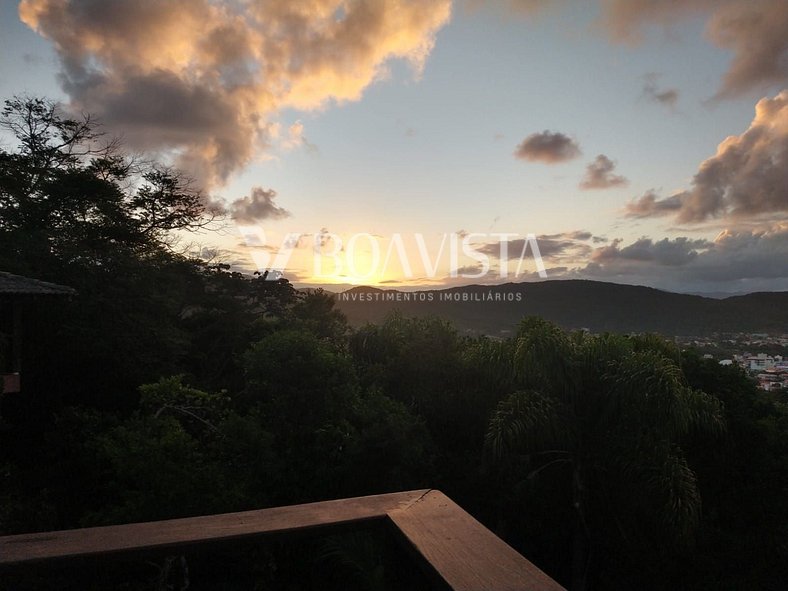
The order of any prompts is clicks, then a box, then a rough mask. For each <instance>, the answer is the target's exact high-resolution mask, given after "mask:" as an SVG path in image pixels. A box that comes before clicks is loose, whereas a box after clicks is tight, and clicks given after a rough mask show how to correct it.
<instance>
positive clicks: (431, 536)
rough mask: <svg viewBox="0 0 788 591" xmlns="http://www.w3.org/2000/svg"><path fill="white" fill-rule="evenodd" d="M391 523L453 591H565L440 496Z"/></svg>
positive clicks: (394, 514) (431, 495) (396, 514)
mask: <svg viewBox="0 0 788 591" xmlns="http://www.w3.org/2000/svg"><path fill="white" fill-rule="evenodd" d="M389 519H391V521H393V522H394V525H395V526H396V527H397V529H398V530H399V531H400V532H401V533H402V534H403V535H404V536H405V538H406V540H407V542H408V543H409V544H411V545H412V546H413V548H414V549H415V550H416V552H417V553H418V554H419V555H420V556H421V557H422V558H423V559H424V560H426V561H427V563H428V564H429V566H430V567H431V569H433V570H434V571H435V574H437V575H438V576H439V577H440V578H441V579H442V580H443V581H444V582H445V583H446V584H447V585H448V587H449V588H450V589H452V590H454V591H487V590H489V591H525V590H529V591H536V590H540V591H541V590H544V591H560V590H563V587H561V586H560V585H559V584H558V583H556V582H555V581H554V580H553V579H551V578H550V577H548V576H547V575H546V574H544V573H543V572H542V571H541V570H539V569H538V568H537V567H536V566H534V565H533V564H532V563H530V562H529V561H528V560H526V559H525V558H523V557H522V556H521V555H520V554H519V553H517V552H516V551H515V550H514V549H512V547H511V546H509V545H508V544H506V543H505V542H504V541H503V540H501V539H500V538H499V537H497V536H496V535H495V534H493V533H492V532H491V531H490V530H489V529H487V528H486V527H484V526H483V525H482V524H481V523H479V522H478V521H476V520H475V519H474V518H473V517H471V516H470V515H469V514H468V513H467V512H465V511H464V510H463V509H462V508H461V507H460V506H459V505H457V504H456V503H455V502H454V501H452V500H451V499H450V498H449V497H447V496H446V495H444V494H443V493H441V492H440V491H437V490H432V491H429V492H428V493H427V494H426V495H424V496H423V497H421V498H420V499H418V500H417V501H415V502H414V503H412V504H410V505H408V506H407V507H404V508H402V509H396V510H394V511H391V512H389Z"/></svg>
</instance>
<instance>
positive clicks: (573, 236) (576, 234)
mask: <svg viewBox="0 0 788 591" xmlns="http://www.w3.org/2000/svg"><path fill="white" fill-rule="evenodd" d="M559 238H568V239H570V240H591V239H592V238H594V236H593V235H592V234H591V232H588V231H586V230H574V231H573V232H560V233H558V234H542V235H541V236H539V240H542V239H545V240H556V239H559Z"/></svg>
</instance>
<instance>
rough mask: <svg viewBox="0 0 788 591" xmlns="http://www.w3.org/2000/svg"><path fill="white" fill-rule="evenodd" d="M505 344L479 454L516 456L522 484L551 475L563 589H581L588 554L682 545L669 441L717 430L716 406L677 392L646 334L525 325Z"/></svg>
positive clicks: (684, 482)
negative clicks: (566, 540) (568, 522)
mask: <svg viewBox="0 0 788 591" xmlns="http://www.w3.org/2000/svg"><path fill="white" fill-rule="evenodd" d="M515 345H516V346H515V351H514V355H513V359H512V363H513V365H514V371H515V375H516V383H517V386H518V390H517V391H516V392H515V393H513V394H512V395H511V396H509V397H508V398H507V399H505V400H504V401H502V402H501V403H500V404H499V406H498V409H497V410H496V411H495V413H494V414H493V416H492V418H491V420H490V424H489V429H488V433H487V445H488V448H489V450H490V451H491V452H492V454H493V457H494V458H496V459H498V460H506V459H511V458H513V457H515V456H516V455H517V454H518V453H519V454H524V456H525V460H526V464H525V465H526V466H527V470H528V478H529V479H532V480H533V479H536V478H537V477H538V478H539V479H546V478H548V477H549V476H553V477H554V478H556V479H559V480H560V482H562V483H563V486H565V487H566V489H567V490H570V491H571V494H570V495H569V498H570V499H571V504H572V507H573V509H574V514H575V517H574V532H573V542H572V544H573V550H572V562H571V588H572V589H574V590H582V589H586V588H587V585H588V582H589V577H590V575H591V573H590V572H589V561H591V560H593V559H594V558H595V557H596V558H597V559H598V560H599V561H600V562H602V560H601V557H604V559H605V560H604V561H606V562H610V561H611V560H612V559H613V558H614V557H615V556H616V555H619V556H621V555H622V554H623V555H626V554H627V553H629V554H630V555H631V554H632V553H633V546H640V547H643V548H649V551H654V550H656V551H659V549H660V547H670V545H669V544H666V545H658V544H657V545H653V546H652V544H651V542H650V541H651V540H655V539H658V540H662V541H670V542H673V543H678V544H686V543H688V542H689V541H690V540H691V538H692V534H693V532H694V530H695V528H696V527H697V524H698V520H699V515H700V496H699V492H698V486H697V482H696V477H695V474H694V473H693V471H692V470H691V469H690V467H689V465H688V463H687V461H686V459H685V456H684V454H683V452H682V449H681V447H680V444H681V442H682V440H683V438H685V437H687V436H688V435H689V434H691V433H693V432H704V433H711V434H717V433H720V432H721V431H722V430H723V428H724V421H723V417H722V412H721V406H720V404H719V402H718V401H717V400H716V399H714V398H712V397H711V396H708V395H707V394H705V393H703V392H701V391H699V390H694V389H692V388H690V387H688V386H687V383H686V380H685V379H684V377H683V375H682V373H681V369H680V367H679V366H678V364H677V361H676V359H677V358H678V352H677V351H672V350H671V348H670V346H668V345H666V344H665V343H664V342H662V341H659V340H656V339H654V338H653V337H645V338H643V337H631V338H627V337H623V336H615V335H600V336H591V335H586V334H583V333H576V334H572V335H567V334H566V333H564V332H563V331H562V330H561V329H559V328H558V327H556V326H554V325H552V324H550V323H548V322H545V321H543V320H540V319H537V318H529V319H526V320H524V321H523V322H522V324H521V326H520V330H519V333H518V335H517V338H516V341H515ZM623 549H626V551H625V552H622V550H623ZM594 574H595V575H596V576H597V578H600V577H602V576H604V573H600V572H597V573H594Z"/></svg>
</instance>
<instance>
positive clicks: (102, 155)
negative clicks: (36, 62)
mask: <svg viewBox="0 0 788 591" xmlns="http://www.w3.org/2000/svg"><path fill="white" fill-rule="evenodd" d="M0 129H4V130H6V131H7V132H10V133H11V134H13V135H14V136H15V137H16V139H17V141H18V146H17V150H16V151H15V152H8V151H6V150H0V247H1V248H0V252H1V253H2V254H0V265H2V267H3V268H5V269H9V270H11V269H16V270H18V271H19V272H22V273H25V272H27V273H32V274H41V273H42V272H47V273H50V274H51V273H53V272H55V271H59V272H60V273H59V274H62V273H63V267H64V266H65V265H77V266H79V267H82V268H83V269H84V268H86V267H90V266H97V265H101V266H107V265H109V266H110V267H112V265H113V263H118V262H119V261H118V257H121V258H123V255H125V256H126V257H128V256H129V255H143V254H145V253H147V254H150V253H151V252H155V251H156V250H158V249H161V248H163V247H165V246H166V239H167V236H168V233H169V232H171V231H173V230H188V229H195V228H199V227H204V226H205V225H206V224H207V223H209V222H210V220H211V215H210V212H209V211H208V208H206V205H205V200H204V199H203V197H202V196H201V195H200V193H199V191H196V190H194V189H193V188H192V187H191V186H190V184H189V182H188V180H186V179H184V178H183V177H182V176H181V175H180V174H179V173H177V171H174V170H172V169H169V168H167V167H164V166H160V165H156V164H153V163H150V162H140V161H139V160H135V159H134V158H132V157H130V156H129V155H127V154H124V153H123V152H122V151H121V149H120V146H119V143H118V142H117V141H114V140H110V141H104V139H103V134H102V133H101V131H100V130H99V129H98V128H97V127H96V125H95V124H94V122H93V121H91V119H90V117H89V116H87V115H84V116H82V117H80V118H78V119H72V118H69V117H67V116H66V114H64V113H63V112H62V110H61V109H60V108H59V106H58V105H56V104H55V103H53V102H50V101H45V100H43V99H38V98H19V97H17V98H14V99H11V100H7V101H5V108H4V109H3V110H2V113H0Z"/></svg>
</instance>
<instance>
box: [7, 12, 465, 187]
mask: <svg viewBox="0 0 788 591" xmlns="http://www.w3.org/2000/svg"><path fill="white" fill-rule="evenodd" d="M243 7H244V9H243V10H239V7H238V5H237V4H236V2H234V1H233V0H169V1H167V2H161V1H158V0H112V2H111V3H110V2H108V1H107V0H81V1H80V2H66V1H64V0H23V1H22V2H21V3H20V5H19V15H20V18H21V20H22V21H23V22H24V23H26V24H27V25H28V26H29V27H31V28H32V29H34V30H35V31H37V32H38V33H39V34H41V35H42V36H44V37H46V38H47V39H49V40H50V41H51V42H52V44H53V45H54V47H55V49H56V51H57V54H58V56H59V59H60V64H61V72H60V76H59V78H60V83H61V85H62V87H63V89H64V90H65V92H66V93H67V94H68V95H69V97H70V99H71V107H72V108H73V109H75V110H82V111H87V112H90V113H92V114H93V115H95V116H96V117H97V118H98V119H99V120H101V121H102V123H103V124H104V125H105V126H106V128H107V129H108V131H110V132H112V133H118V134H122V135H123V136H124V138H125V141H126V143H127V144H128V145H129V146H130V147H131V148H134V149H137V148H139V149H145V150H149V151H154V152H158V153H159V155H163V156H168V157H171V158H172V160H173V162H174V164H175V165H176V166H179V167H182V168H184V169H185V171H186V172H187V173H188V174H190V175H192V176H194V177H195V178H196V180H197V181H198V182H199V183H200V185H201V186H203V187H206V188H212V187H216V186H221V185H223V184H225V183H226V182H227V181H228V180H229V178H230V177H231V176H232V175H234V174H236V173H237V172H239V171H240V170H242V169H243V168H244V167H245V166H246V165H247V164H249V163H250V162H251V160H252V159H253V158H254V157H255V156H256V155H257V153H258V152H259V151H260V150H262V149H265V148H266V146H267V143H268V132H269V127H270V125H271V124H272V123H273V122H275V120H276V118H277V114H278V112H279V111H281V110H282V109H285V108H294V109H300V110H313V109H321V108H324V107H325V106H327V105H328V104H330V103H332V102H342V101H353V100H358V99H359V98H360V97H361V95H362V93H363V92H364V90H365V89H366V88H367V87H368V86H369V85H370V84H372V83H373V82H375V81H377V80H380V79H382V78H385V76H386V75H387V64H388V62H389V61H390V60H392V59H402V60H405V61H406V62H408V63H409V64H410V66H411V68H412V70H413V71H414V73H415V75H416V76H419V75H420V73H421V72H422V70H423V68H424V64H425V61H426V59H427V56H428V55H429V53H430V51H431V50H432V47H433V44H434V41H435V34H436V32H437V31H438V30H439V29H440V28H441V27H442V26H443V25H444V24H445V23H446V22H448V20H449V18H450V14H451V2H450V0H429V1H417V0H375V1H359V2H345V1H344V0H311V1H310V2H291V1H290V0H271V1H268V2H255V3H249V4H244V5H243Z"/></svg>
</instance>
